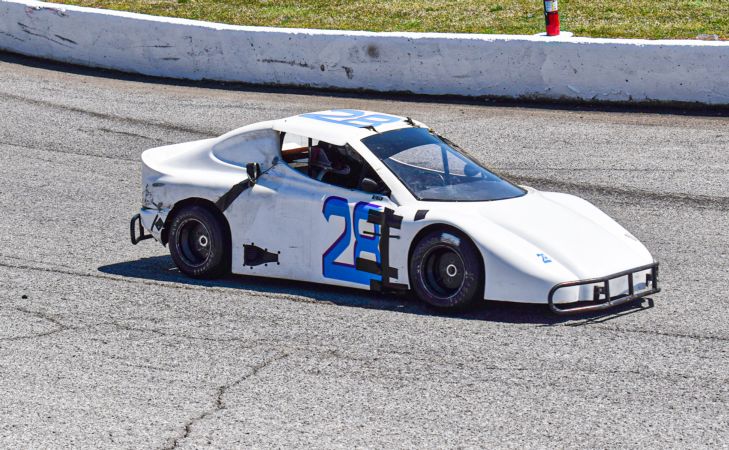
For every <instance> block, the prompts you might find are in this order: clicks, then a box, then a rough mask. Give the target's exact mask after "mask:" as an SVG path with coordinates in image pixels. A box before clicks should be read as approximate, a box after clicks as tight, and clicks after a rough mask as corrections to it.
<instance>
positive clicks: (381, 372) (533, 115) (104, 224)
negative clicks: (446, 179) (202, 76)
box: [0, 54, 729, 448]
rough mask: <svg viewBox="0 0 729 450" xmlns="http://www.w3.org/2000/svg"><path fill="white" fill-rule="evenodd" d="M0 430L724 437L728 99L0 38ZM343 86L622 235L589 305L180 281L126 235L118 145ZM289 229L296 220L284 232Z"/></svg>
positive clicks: (449, 441) (277, 442) (413, 438)
mask: <svg viewBox="0 0 729 450" xmlns="http://www.w3.org/2000/svg"><path fill="white" fill-rule="evenodd" d="M0 104H1V105H2V114H1V115H0V161H1V162H0V207H1V209H0V210H1V211H2V213H0V300H1V302H0V447H4V448H40V447H74V448H81V447H96V448H99V447H104V448H130V447H133V448H173V447H180V448H198V447H205V446H212V447H226V448H230V447H293V446H296V447H304V446H306V447H455V446H459V447H519V448H521V447H558V448H567V447H625V446H635V447H637V446H640V447H655V448H665V447H691V448H697V447H722V446H723V447H726V446H727V445H728V443H729V387H728V386H729V330H727V324H729V299H728V298H727V293H729V277H728V276H727V275H728V272H729V270H728V269H729V225H728V224H729V217H728V214H729V176H728V173H729V163H728V161H729V158H727V149H728V148H729V119H728V118H727V117H721V116H718V117H716V116H715V117H712V116H709V115H701V114H700V113H698V112H697V113H692V114H679V113H671V112H661V113H658V112H625V111H618V110H609V109H607V110H606V109H603V110H585V109H584V108H582V109H580V108H571V107H563V108H540V107H533V106H532V107H517V106H505V105H493V104H488V103H484V104H480V105H479V104H459V103H444V102H440V103H438V102H429V101H427V100H421V101H413V100H407V99H404V98H399V97H398V98H389V99H388V98H387V97H384V96H383V97H372V96H370V97H366V96H358V95H327V94H326V93H322V92H318V93H311V92H303V91H287V90H276V89H268V90H265V89H257V90H254V89H248V88H245V87H224V86H217V85H195V84H194V83H191V84H188V85H176V84H166V83H162V82H160V81H159V80H152V79H144V78H135V77H126V76H122V75H115V74H110V73H105V72H100V71H99V72H97V71H86V70H76V69H73V68H70V67H64V66H56V65H52V64H49V63H44V62H40V61H34V60H29V59H24V58H19V57H15V56H11V55H7V54H0ZM336 107H345V108H361V109H372V110H379V111H384V112H390V113H397V114H407V115H410V116H412V117H414V118H417V119H420V120H422V121H424V122H426V123H428V124H431V125H432V126H433V127H435V128H436V129H438V130H440V131H442V132H443V133H444V134H446V135H447V136H449V137H451V138H452V139H453V140H454V141H456V142H459V143H460V144H462V145H463V146H464V147H466V148H469V149H471V150H472V151H473V152H474V153H476V154H478V155H479V157H480V158H481V159H482V160H483V161H484V162H486V163H487V164H488V165H490V166H491V167H492V168H494V169H496V170H497V171H498V172H501V173H505V174H509V175H511V176H513V177H515V178H516V179H517V180H519V181H521V182H522V183H524V184H529V185H532V186H534V187H537V188H542V189H549V190H559V191H565V192H570V193H573V194H576V195H580V196H582V197H585V198H587V199H589V200H590V201H592V202H594V203H595V204H596V205H598V206H599V207H600V208H602V209H604V210H605V211H606V212H608V213H609V214H610V215H612V216H613V217H615V218H616V219H617V220H618V221H619V222H621V223H622V224H623V225H624V226H626V227H627V228H628V229H629V230H630V231H631V232H632V233H633V234H635V235H636V236H637V237H638V238H639V239H641V240H642V241H643V242H645V243H646V244H647V245H648V247H649V248H650V249H651V251H652V252H653V254H654V255H655V256H656V257H657V259H659V260H660V262H661V264H662V266H661V281H662V286H663V289H664V291H663V292H662V293H660V294H658V295H656V296H654V297H653V302H648V301H646V302H644V303H643V304H642V305H640V306H632V307H626V308H623V309H621V310H618V311H615V312H613V313H610V314H606V315H597V316H590V317H580V318H572V319H569V320H566V319H560V318H557V317H555V316H553V315H551V314H550V313H549V312H548V309H547V308H546V307H545V306H529V305H513V304H505V303H496V302H485V303H484V304H483V305H482V306H480V307H479V308H478V309H476V310H475V311H473V312H471V313H467V314H460V315H457V316H443V315H439V314H437V313H435V312H434V311H431V310H428V309H427V308H425V307H422V306H421V305H419V304H418V303H416V302H415V301H412V300H409V299H408V298H403V297H397V296H386V295H378V294H371V293H367V292H359V291H352V290H346V289H333V288H328V287H323V286H316V285H309V284H303V283H288V282H284V281H270V280H263V279H254V278H245V277H230V278H228V279H225V280H220V281H214V282H204V283H201V282H196V281H193V280H190V279H186V278H184V277H182V276H180V275H179V273H178V272H177V271H175V270H174V268H173V264H172V262H171V259H170V258H169V256H168V253H167V250H166V249H165V248H163V247H162V246H160V245H158V244H155V243H153V242H150V241H147V242H144V243H142V244H140V245H138V246H136V247H134V246H132V245H131V244H130V243H129V238H128V225H129V218H130V216H131V215H132V214H134V213H135V211H136V210H137V209H138V208H139V206H140V202H141V188H140V186H139V181H140V162H139V156H140V154H141V152H142V151H143V150H145V149H147V148H149V147H153V146H158V145H162V144H167V143H176V142H182V141H187V140H193V139H200V138H205V137H209V136H215V135H218V134H222V133H223V132H226V131H228V130H230V129H233V128H235V127H238V126H240V125H243V124H248V123H250V122H254V121H258V120H263V119H272V118H278V117H283V116H288V115H293V114H296V113H302V112H305V111H312V110H321V109H328V108H336ZM302 233H304V232H303V231H302Z"/></svg>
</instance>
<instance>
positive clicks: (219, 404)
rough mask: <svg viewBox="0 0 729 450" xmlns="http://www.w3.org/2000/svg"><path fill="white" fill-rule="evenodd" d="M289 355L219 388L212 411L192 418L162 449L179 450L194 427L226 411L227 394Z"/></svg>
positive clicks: (256, 368)
mask: <svg viewBox="0 0 729 450" xmlns="http://www.w3.org/2000/svg"><path fill="white" fill-rule="evenodd" d="M288 356H289V355H288V353H281V354H279V355H277V356H274V357H272V358H269V359H265V358H264V360H263V362H261V363H259V364H257V365H255V366H253V368H252V369H251V371H250V372H248V373H247V374H245V375H244V376H242V377H240V378H238V379H237V380H235V381H233V382H232V383H228V384H224V385H222V386H219V387H218V388H217V389H216V390H215V395H214V397H213V404H212V407H211V408H210V409H207V410H205V411H203V412H201V413H200V414H198V415H197V416H195V417H192V418H191V419H189V420H188V421H187V422H185V424H184V425H183V427H182V429H181V430H180V432H179V433H178V436H177V437H175V438H172V439H171V441H170V443H169V444H168V445H165V446H164V447H162V449H163V450H172V449H175V448H177V446H178V445H179V444H180V442H182V441H184V440H185V439H187V438H188V437H189V436H190V433H192V428H193V426H194V425H195V424H196V423H198V422H200V421H202V420H205V419H206V418H207V417H209V416H212V415H214V414H217V413H218V412H220V411H222V410H224V409H225V408H226V405H225V394H226V393H227V392H228V391H229V390H230V389H232V388H234V387H236V386H239V385H240V384H242V383H243V382H244V381H246V380H248V379H250V378H252V377H254V376H256V375H258V373H259V372H260V371H261V370H263V369H265V368H266V367H269V366H270V365H271V364H273V363H275V362H278V361H281V360H282V359H284V358H287V357H288Z"/></svg>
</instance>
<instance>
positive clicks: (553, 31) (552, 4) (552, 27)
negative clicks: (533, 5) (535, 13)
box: [544, 0, 559, 36]
mask: <svg viewBox="0 0 729 450" xmlns="http://www.w3.org/2000/svg"><path fill="white" fill-rule="evenodd" d="M544 23H545V24H546V25H547V36H559V11H558V10H557V0H544Z"/></svg>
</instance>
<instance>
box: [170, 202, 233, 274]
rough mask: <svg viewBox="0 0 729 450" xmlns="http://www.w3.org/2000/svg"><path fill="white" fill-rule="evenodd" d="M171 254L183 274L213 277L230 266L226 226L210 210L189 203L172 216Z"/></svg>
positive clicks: (225, 271) (224, 271)
mask: <svg viewBox="0 0 729 450" xmlns="http://www.w3.org/2000/svg"><path fill="white" fill-rule="evenodd" d="M169 235H170V241H169V246H170V255H171V256H172V260H173V261H174V262H175V264H176V265H177V267H178V268H179V269H180V271H181V272H183V273H184V274H186V275H188V276H191V277H194V278H215V277H218V276H221V275H224V274H225V273H227V272H228V270H229V269H230V262H229V254H230V243H229V242H228V238H227V235H226V233H225V228H224V226H223V224H222V223H221V221H220V219H218V218H217V217H216V216H215V215H214V214H213V213H212V212H211V211H210V210H208V209H207V208H204V207H202V206H199V205H195V206H190V207H187V208H185V209H183V210H182V211H180V212H179V213H178V214H176V215H175V217H174V218H173V219H172V225H171V226H170V233H169Z"/></svg>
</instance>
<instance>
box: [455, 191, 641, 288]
mask: <svg viewBox="0 0 729 450" xmlns="http://www.w3.org/2000/svg"><path fill="white" fill-rule="evenodd" d="M449 209H450V208H449ZM464 211H466V213H465V214H464ZM451 214H452V216H457V217H460V218H462V221H463V223H462V225H463V226H461V228H464V229H466V231H468V232H469V235H471V236H476V240H477V241H480V242H478V243H480V244H482V245H485V246H486V247H489V249H494V248H498V249H501V253H509V252H510V245H509V243H508V242H507V243H505V242H503V241H502V242H499V243H498V245H490V244H493V243H490V242H489V241H490V238H489V231H487V230H488V228H492V227H488V226H485V225H487V224H489V225H490V224H493V225H495V226H497V227H498V228H499V229H500V230H499V231H500V233H499V235H500V236H501V238H503V236H504V235H509V236H511V238H512V239H513V241H512V242H513V243H514V244H515V245H514V247H513V248H517V247H518V248H519V249H520V251H522V250H523V249H524V248H525V247H524V246H523V245H516V243H517V241H520V242H519V243H520V244H523V243H524V242H523V241H526V243H528V244H530V245H528V246H527V247H526V248H530V249H532V250H533V253H534V254H533V255H532V254H529V255H527V257H528V258H537V259H539V260H540V263H541V264H544V265H545V267H546V266H547V265H550V263H551V262H556V263H558V264H559V265H561V266H562V267H564V268H565V269H567V270H569V271H570V272H572V273H573V274H574V275H575V276H576V277H578V278H580V279H582V278H591V277H597V276H605V275H609V274H612V273H616V272H620V271H622V270H626V269H629V268H632V267H637V266H641V265H645V264H650V263H651V262H653V258H652V257H651V255H650V253H649V252H648V250H647V249H646V248H645V246H644V245H643V244H641V243H640V242H639V241H638V240H637V239H636V238H635V237H633V235H632V234H630V233H629V232H628V231H627V230H625V229H624V228H623V227H622V226H620V225H619V224H618V223H617V222H615V221H614V220H613V219H612V218H610V217H609V216H607V215H606V214H605V213H603V212H602V211H601V210H599V209H598V208H597V207H595V206H594V205H592V204H591V203H589V202H587V201H585V200H582V199H580V198H578V197H575V196H572V195H567V194H558V193H552V192H540V191H537V190H534V189H528V193H527V194H526V195H524V196H522V197H518V198H513V199H508V200H499V201H492V202H478V203H472V204H469V205H468V207H466V205H465V204H464V203H459V204H456V206H453V207H452V211H451ZM454 224H455V223H454ZM492 231H493V229H492ZM501 256H502V257H504V258H505V259H511V257H510V255H506V254H504V255H501Z"/></svg>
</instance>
